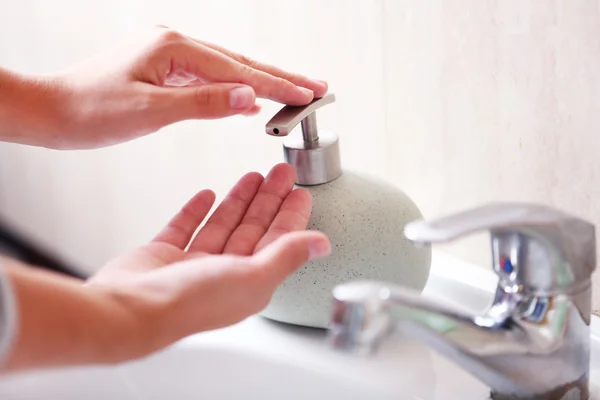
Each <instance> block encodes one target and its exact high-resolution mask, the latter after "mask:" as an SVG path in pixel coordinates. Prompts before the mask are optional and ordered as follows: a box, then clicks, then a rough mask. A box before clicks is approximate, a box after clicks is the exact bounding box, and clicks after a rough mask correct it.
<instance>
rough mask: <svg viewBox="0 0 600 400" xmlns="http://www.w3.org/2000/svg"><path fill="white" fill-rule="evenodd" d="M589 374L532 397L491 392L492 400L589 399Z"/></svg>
mask: <svg viewBox="0 0 600 400" xmlns="http://www.w3.org/2000/svg"><path fill="white" fill-rule="evenodd" d="M589 381H590V380H589V376H588V374H585V375H584V376H582V377H581V378H579V379H578V380H576V381H574V382H571V383H569V384H566V385H564V386H561V387H558V388H556V389H552V390H550V391H549V392H546V393H544V394H538V395H535V396H532V397H520V396H513V395H505V394H501V393H494V392H493V391H492V392H491V393H490V399H492V400H589V398H590V388H589Z"/></svg>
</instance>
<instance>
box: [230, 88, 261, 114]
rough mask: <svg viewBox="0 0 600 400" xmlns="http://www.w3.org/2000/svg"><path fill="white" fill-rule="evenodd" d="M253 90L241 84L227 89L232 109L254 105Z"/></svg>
mask: <svg viewBox="0 0 600 400" xmlns="http://www.w3.org/2000/svg"><path fill="white" fill-rule="evenodd" d="M254 101H255V98H254V90H253V89H252V88H250V87H248V86H242V87H238V88H234V89H231V90H230V91H229V106H230V107H231V108H232V109H234V110H244V109H246V108H250V107H252V106H253V105H254Z"/></svg>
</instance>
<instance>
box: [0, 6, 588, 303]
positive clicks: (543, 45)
mask: <svg viewBox="0 0 600 400" xmlns="http://www.w3.org/2000/svg"><path fill="white" fill-rule="evenodd" d="M168 6H169V8H168V9H166V3H165V2H164V1H156V0H148V1H142V0H105V1H102V2H78V1H74V0H56V1H54V2H45V1H41V0H38V1H34V0H22V1H20V2H18V3H15V4H13V6H12V7H11V9H10V10H7V9H5V10H3V14H6V13H8V16H6V15H3V16H4V18H3V21H4V22H3V24H2V25H0V64H2V65H5V66H8V67H12V68H15V69H21V70H24V71H32V72H35V71H50V70H53V69H55V68H60V67H63V66H66V65H69V64H71V63H73V62H75V61H78V60H80V59H82V58H85V57H87V56H90V55H92V54H94V53H96V52H98V51H101V50H102V49H103V48H105V47H106V46H109V45H111V44H113V43H115V42H118V41H119V40H120V39H121V37H123V36H128V35H131V34H133V33H135V32H136V31H137V30H139V29H142V28H144V27H146V26H150V25H152V24H154V23H162V24H165V25H170V26H172V27H174V28H177V29H180V30H183V31H184V32H186V33H189V34H191V35H195V36H198V37H202V38H204V39H207V40H212V41H215V42H218V43H221V44H223V45H225V46H228V47H230V48H233V49H236V50H239V51H242V52H245V53H246V54H248V55H250V56H252V57H255V58H258V59H261V60H264V61H267V62H272V63H276V64H279V65H281V66H283V67H287V68H290V69H294V70H298V71H301V72H304V73H306V74H308V75H312V76H315V77H317V78H321V79H327V80H329V82H330V84H331V90H332V91H333V92H335V93H336V95H337V97H338V102H337V104H335V105H332V106H329V109H326V110H324V111H323V112H322V113H320V116H319V119H320V125H321V126H322V127H328V128H333V129H335V130H337V131H338V132H339V133H340V135H341V140H342V141H341V144H342V152H343V161H344V164H345V165H346V166H348V167H352V168H357V169H362V170H365V171H368V172H371V173H373V174H376V175H379V176H382V177H385V178H388V179H390V180H391V181H393V182H394V183H396V184H397V185H399V186H400V187H401V188H403V189H405V190H406V191H407V192H408V193H409V194H410V195H411V196H413V198H414V199H415V200H416V201H417V203H418V204H419V205H420V207H421V208H422V210H423V212H424V213H425V215H426V216H436V215H439V214H441V213H446V212H450V211H453V210H457V209H461V208H464V207H469V206H472V205H476V204H479V203H482V202H486V201H489V200H496V199H505V200H530V201H539V202H542V203H546V204H550V205H554V206H557V207H561V208H563V209H565V210H568V211H571V212H573V213H576V214H577V215H580V216H583V217H586V218H589V219H591V220H592V221H593V222H595V223H597V224H598V223H600V205H598V204H600V203H599V202H600V161H599V160H598V156H597V154H598V149H600V133H599V132H598V130H599V128H600V11H599V7H600V2H599V1H598V0H573V1H568V2H565V1H560V0H556V1H546V2H536V1H533V0H530V1H524V0H503V1H492V0H447V1H442V0H438V1H421V0H355V1H350V0H302V1H295V0H287V1H278V0H237V1H219V2H217V1H209V0H196V1H189V0H171V1H169V2H168ZM65 9H68V10H69V12H68V13H65V12H64V10H65ZM264 104H265V111H264V112H263V113H262V114H261V115H259V116H258V117H255V118H252V119H247V118H242V117H236V118H231V119H228V120H223V121H211V122H197V121H191V122H184V123H180V124H176V125H173V126H170V127H168V128H165V129H164V130H163V131H161V132H160V133H159V134H156V135H153V136H151V137H148V138H145V139H143V140H139V141H136V142H134V143H129V144H125V145H121V146H117V147H113V148H109V149H104V150H98V151H90V152H85V151H82V152H72V153H61V152H53V151H49V150H44V149H34V148H25V147H17V146H12V145H1V146H0V216H2V218H3V219H6V220H8V221H9V222H10V223H11V224H13V225H14V226H15V227H16V228H17V229H19V230H20V231H23V232H25V233H27V234H29V235H32V236H33V237H34V238H35V239H36V240H37V241H39V242H40V243H42V244H43V245H45V246H48V247H51V248H53V249H55V250H56V251H57V252H58V253H59V254H61V255H62V256H63V257H65V258H66V259H68V260H69V261H72V262H74V263H77V264H78V265H80V266H81V268H82V269H85V270H87V271H93V270H95V269H97V268H98V267H99V266H101V265H102V263H103V262H105V261H106V260H107V259H109V258H110V257H112V256H114V255H115V254H117V253H119V252H121V251H124V250H126V249H128V248H130V247H132V246H135V245H137V244H139V243H141V242H143V241H145V240H147V239H149V238H150V237H151V236H152V235H153V234H154V233H155V232H156V230H157V229H159V228H160V226H161V225H162V224H163V223H164V222H166V220H167V219H168V218H169V217H170V216H171V214H172V213H173V212H174V211H175V210H177V208H178V207H179V206H180V205H181V204H182V203H183V202H185V201H186V200H187V199H188V198H189V197H190V196H191V195H192V194H193V193H194V192H195V191H197V190H198V189H200V188H204V187H210V188H213V189H215V190H216V191H217V192H218V194H219V196H222V195H224V193H225V191H226V190H227V188H228V187H229V186H230V185H231V184H232V183H233V182H234V181H235V180H236V179H237V178H238V177H239V176H240V175H242V174H243V173H244V172H246V171H249V170H258V171H265V170H266V169H268V168H269V167H270V166H271V165H273V164H274V163H276V162H278V161H280V160H281V143H280V141H279V139H276V138H272V137H268V136H266V135H265V134H264V133H263V132H264V124H265V123H266V121H267V120H268V119H269V118H270V116H271V115H272V114H273V113H274V112H275V111H276V110H277V109H278V108H279V106H278V105H276V104H270V103H264ZM450 250H452V251H453V252H454V253H455V254H459V255H461V256H462V257H465V258H468V259H470V260H472V261H476V262H479V263H481V264H482V265H484V266H487V265H489V260H488V245H487V242H486V237H485V236H483V235H482V236H478V237H476V238H473V239H470V240H467V241H464V242H460V243H457V244H455V245H452V246H450ZM595 280H596V282H597V285H596V287H595V289H596V291H597V293H600V288H599V287H598V285H599V284H600V277H596V279H595ZM596 299H597V301H596V306H597V308H600V295H597V296H596Z"/></svg>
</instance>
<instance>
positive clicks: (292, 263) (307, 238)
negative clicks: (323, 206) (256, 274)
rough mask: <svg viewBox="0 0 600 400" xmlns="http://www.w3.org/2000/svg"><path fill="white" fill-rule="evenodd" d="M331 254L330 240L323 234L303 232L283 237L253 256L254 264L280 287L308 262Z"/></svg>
mask: <svg viewBox="0 0 600 400" xmlns="http://www.w3.org/2000/svg"><path fill="white" fill-rule="evenodd" d="M330 252H331V245H330V243H329V239H328V238H327V236H325V235H324V234H322V233H319V232H311V231H302V232H292V233H287V234H285V235H283V236H281V237H280V238H279V239H277V240H275V241H274V242H273V243H271V244H270V245H268V246H267V247H265V248H263V249H262V250H261V251H259V252H258V253H256V254H255V255H254V256H252V263H253V264H255V265H256V267H257V268H261V269H264V271H265V273H266V275H267V276H269V278H270V279H269V280H270V281H271V282H272V284H273V285H278V284H279V283H281V282H282V281H283V280H284V279H285V278H287V277H288V275H290V274H291V273H292V272H294V271H295V270H297V269H298V268H300V267H301V266H302V265H304V264H305V263H306V262H308V261H310V260H313V259H316V258H320V257H325V256H327V255H328V254H329V253H330Z"/></svg>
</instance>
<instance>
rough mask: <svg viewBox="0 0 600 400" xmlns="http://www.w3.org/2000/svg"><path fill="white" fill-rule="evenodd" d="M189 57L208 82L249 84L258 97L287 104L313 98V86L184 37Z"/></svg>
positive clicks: (197, 71)
mask: <svg viewBox="0 0 600 400" xmlns="http://www.w3.org/2000/svg"><path fill="white" fill-rule="evenodd" d="M187 46H189V47H187ZM186 47H187V48H186V50H189V51H186V52H187V53H188V54H186V55H187V57H189V61H190V62H191V64H192V65H194V66H195V69H196V70H195V71H193V72H194V73H195V74H196V76H198V77H202V78H203V79H207V80H209V81H211V82H221V83H242V84H244V85H248V86H251V87H252V88H253V89H254V92H255V93H256V96H257V97H261V98H265V99H269V100H273V101H277V102H279V103H283V104H289V105H295V106H300V105H305V104H308V103H310V102H311V101H312V99H313V98H314V93H313V91H312V90H310V89H307V88H304V87H301V86H297V85H295V84H293V83H292V82H290V81H288V80H286V79H284V78H281V77H278V76H273V75H271V74H268V73H266V72H264V71H261V70H258V69H254V68H252V67H250V66H248V65H246V64H243V63H241V62H239V61H236V60H235V59H233V58H231V57H229V56H228V55H226V54H223V53H221V52H220V51H217V50H215V49H213V48H210V47H208V46H204V45H202V44H200V43H198V42H196V41H194V40H193V39H190V40H189V41H186Z"/></svg>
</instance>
